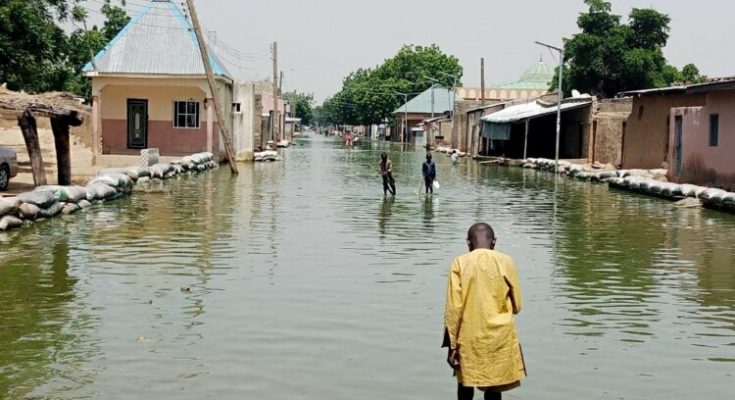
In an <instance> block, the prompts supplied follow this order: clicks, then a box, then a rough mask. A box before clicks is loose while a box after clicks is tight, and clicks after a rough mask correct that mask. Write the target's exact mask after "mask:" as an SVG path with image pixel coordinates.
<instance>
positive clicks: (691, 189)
mask: <svg viewBox="0 0 735 400" xmlns="http://www.w3.org/2000/svg"><path fill="white" fill-rule="evenodd" d="M680 189H681V193H682V195H684V196H686V197H697V186H696V185H690V184H688V183H685V184H683V185H681V186H680Z"/></svg>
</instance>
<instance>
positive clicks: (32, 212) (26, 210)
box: [18, 203, 41, 221]
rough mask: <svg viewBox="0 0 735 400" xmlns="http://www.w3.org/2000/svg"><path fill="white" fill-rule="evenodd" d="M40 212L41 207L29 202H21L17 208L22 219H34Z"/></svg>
mask: <svg viewBox="0 0 735 400" xmlns="http://www.w3.org/2000/svg"><path fill="white" fill-rule="evenodd" d="M40 212H41V207H39V206H37V205H35V204H31V203H23V204H21V205H20V207H19V208H18V214H19V215H20V217H21V218H23V219H29V220H31V221H35V220H36V218H38V214H39V213H40Z"/></svg>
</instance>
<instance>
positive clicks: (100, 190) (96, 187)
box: [87, 182, 117, 200]
mask: <svg viewBox="0 0 735 400" xmlns="http://www.w3.org/2000/svg"><path fill="white" fill-rule="evenodd" d="M87 190H89V191H91V192H92V193H93V194H94V200H107V199H109V198H111V197H113V196H115V194H117V191H116V190H115V188H114V187H112V186H110V185H108V184H106V183H104V182H93V183H90V184H89V185H87Z"/></svg>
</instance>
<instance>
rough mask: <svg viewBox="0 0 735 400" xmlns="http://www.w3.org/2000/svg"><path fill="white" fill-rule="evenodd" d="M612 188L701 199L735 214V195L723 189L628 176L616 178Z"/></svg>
mask: <svg viewBox="0 0 735 400" xmlns="http://www.w3.org/2000/svg"><path fill="white" fill-rule="evenodd" d="M609 185H610V187H612V188H616V189H623V190H628V191H631V192H636V193H642V194H646V195H649V196H657V197H663V198H666V199H669V200H681V199H684V198H693V199H699V200H700V201H701V202H702V205H703V206H705V207H708V208H713V209H718V210H723V211H730V212H735V193H732V192H728V191H726V190H723V189H716V188H708V187H705V186H698V185H691V184H688V183H683V184H678V183H670V182H662V181H659V180H656V179H651V178H647V177H642V176H626V177H624V178H623V177H621V178H615V179H613V180H611V181H610V182H609Z"/></svg>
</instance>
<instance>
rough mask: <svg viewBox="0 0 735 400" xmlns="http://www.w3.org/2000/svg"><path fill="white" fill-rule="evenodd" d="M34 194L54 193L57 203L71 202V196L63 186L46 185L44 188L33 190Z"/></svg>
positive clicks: (39, 187)
mask: <svg viewBox="0 0 735 400" xmlns="http://www.w3.org/2000/svg"><path fill="white" fill-rule="evenodd" d="M33 191H34V192H36V191H39V192H40V191H46V192H51V193H53V195H54V197H55V198H56V201H67V200H69V194H68V193H67V192H66V190H64V188H63V187H62V186H56V185H44V186H38V187H36V188H35V189H33Z"/></svg>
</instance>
